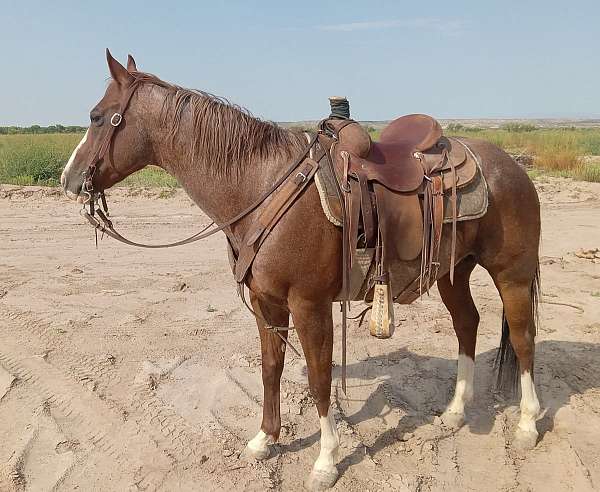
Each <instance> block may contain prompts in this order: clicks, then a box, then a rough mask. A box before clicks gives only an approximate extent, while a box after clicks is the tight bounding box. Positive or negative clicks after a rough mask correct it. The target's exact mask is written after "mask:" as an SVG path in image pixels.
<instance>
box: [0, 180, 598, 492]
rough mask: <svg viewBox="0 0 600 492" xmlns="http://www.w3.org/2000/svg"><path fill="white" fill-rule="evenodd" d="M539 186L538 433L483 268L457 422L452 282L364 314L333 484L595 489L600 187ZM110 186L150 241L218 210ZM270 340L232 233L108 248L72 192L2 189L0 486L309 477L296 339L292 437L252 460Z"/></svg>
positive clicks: (123, 223) (261, 484) (289, 369)
mask: <svg viewBox="0 0 600 492" xmlns="http://www.w3.org/2000/svg"><path fill="white" fill-rule="evenodd" d="M537 186H538V190H539V192H540V196H541V200H542V202H543V216H542V219H543V242H542V251H541V255H542V256H541V263H542V287H543V298H542V301H543V304H542V305H541V326H540V329H539V334H538V338H537V352H536V369H535V376H536V383H537V388H538V394H539V396H540V400H541V403H542V407H543V409H544V415H543V416H542V418H541V419H540V421H539V422H538V429H539V430H540V441H539V443H538V445H537V447H536V449H535V450H534V451H532V452H529V453H527V454H524V455H523V454H519V453H516V452H515V451H513V450H512V448H511V447H510V441H511V438H512V433H513V431H514V429H515V426H516V423H517V420H518V400H516V399H514V398H506V397H504V396H503V395H501V394H498V393H496V392H494V391H493V372H492V362H493V358H494V355H495V348H496V347H497V343H498V341H499V337H500V328H501V323H500V316H501V310H502V308H501V304H500V299H499V297H498V294H497V292H496V290H495V288H494V286H493V284H492V282H491V280H490V278H489V276H488V275H487V273H486V272H485V271H483V270H482V269H479V268H478V269H477V270H476V272H475V274H474V278H473V280H472V289H473V292H474V297H475V301H476V303H477V306H478V308H479V310H480V313H481V324H480V329H479V330H480V331H479V339H478V347H477V360H476V374H475V400H474V402H473V403H472V404H471V406H470V407H469V408H468V410H467V425H465V426H464V427H463V428H462V429H461V430H459V431H458V432H455V433H452V432H450V431H448V430H445V429H444V428H443V426H441V425H439V419H435V416H436V415H439V414H440V413H441V412H442V411H443V409H444V407H445V405H446V404H447V402H448V401H449V399H450V396H451V394H452V391H453V387H454V380H455V375H456V351H457V342H456V338H455V336H454V333H453V330H452V324H451V320H450V316H449V315H448V313H447V312H446V310H445V308H444V306H443V304H442V303H441V301H440V299H439V296H438V295H437V293H435V292H434V293H433V294H432V295H431V296H430V297H426V298H424V299H423V300H421V301H419V302H417V303H415V304H413V305H411V306H398V307H396V321H397V322H398V324H399V326H398V328H397V329H396V334H395V335H394V337H393V338H392V339H390V340H377V339H374V338H371V337H370V336H369V335H368V332H367V329H366V327H364V326H363V327H358V326H356V325H353V326H352V327H351V328H350V344H349V367H348V371H349V375H350V380H349V393H348V397H347V398H346V397H343V395H342V393H341V391H340V389H339V380H338V379H337V375H338V374H337V368H335V369H334V370H335V371H336V372H335V376H336V380H335V382H334V388H333V395H334V397H333V402H334V412H335V415H336V420H337V422H338V428H339V429H340V434H341V440H342V449H341V455H340V460H339V470H340V479H339V481H338V484H337V485H336V490H344V491H350V492H353V491H360V492H365V491H379V490H382V491H385V490H518V491H521V490H523V491H525V490H577V491H585V490H594V489H596V490H598V489H600V344H599V342H600V281H599V280H600V259H599V258H598V257H600V255H598V257H597V258H596V259H594V254H593V252H592V253H587V254H585V253H584V254H581V253H579V256H577V255H576V254H575V253H577V252H578V251H580V250H582V249H583V250H594V249H595V248H599V247H600V227H599V225H600V185H598V184H591V183H578V182H572V181H569V180H563V179H551V178H546V179H545V180H542V181H538V182H537ZM111 202H112V209H113V211H114V213H116V214H117V215H116V222H117V224H118V226H120V228H121V229H122V230H123V231H124V232H126V233H127V235H129V236H131V237H133V238H138V239H141V240H146V241H155V242H159V241H167V240H173V239H176V238H181V237H184V236H186V235H188V234H190V233H191V232H192V231H195V230H196V229H198V226H199V225H200V224H205V223H207V220H206V218H205V217H204V216H203V215H202V214H201V212H200V211H199V210H198V209H197V208H196V207H195V206H193V205H192V204H191V202H190V201H189V200H188V199H187V198H186V197H185V195H184V194H183V193H182V192H180V191H177V192H173V193H171V192H166V191H162V192H161V191H148V190H125V189H120V190H117V191H114V192H113V193H112V194H111ZM358 309H359V306H358V305H356V306H355V307H354V310H358ZM335 311H336V312H337V307H336V308H335ZM337 326H338V327H339V325H337ZM291 339H292V342H293V343H294V344H295V345H296V346H297V347H298V348H300V347H299V344H298V342H297V337H296V335H292V336H291ZM336 340H337V339H336ZM259 353H260V352H259V342H258V336H257V332H256V327H255V325H254V322H253V319H252V318H251V316H250V314H249V313H248V312H247V311H246V310H245V308H243V307H242V305H241V303H240V301H239V299H238V298H237V296H236V293H235V286H234V281H233V278H232V275H231V273H230V270H229V265H228V262H227V254H226V251H225V241H224V237H223V236H219V237H214V238H210V239H208V240H207V241H205V242H202V243H195V244H193V245H188V246H184V247H181V248H176V249H169V250H157V251H152V250H140V249H135V248H130V247H127V246H124V245H121V244H119V243H117V242H115V241H113V240H111V239H105V240H103V241H102V242H101V243H100V246H99V248H98V249H97V250H96V249H95V248H94V241H93V234H92V232H91V230H90V228H89V226H88V225H87V223H84V219H82V218H81V217H80V216H79V215H78V213H77V206H76V205H75V204H73V203H72V202H69V201H68V200H67V199H66V198H64V197H62V196H61V194H60V192H59V191H58V190H52V189H40V188H31V187H28V188H21V187H11V186H2V187H0V490H2V491H5V490H22V489H24V490H35V491H38V490H60V491H63V490H85V491H87V490H102V491H105V490H140V489H141V490H168V491H171V490H173V491H179V490H202V491H204V490H226V491H229V490H264V489H277V490H298V489H301V487H302V480H303V479H304V478H305V477H306V476H307V474H308V472H309V471H310V468H311V466H312V464H313V462H314V460H315V459H316V457H317V455H318V449H319V442H318V440H319V431H318V420H317V415H316V410H315V408H314V406H313V404H312V403H311V399H310V397H309V394H308V391H307V384H306V376H305V367H304V364H303V359H301V358H298V357H296V356H294V355H293V354H292V353H291V352H288V355H289V356H290V357H288V360H287V364H286V369H285V372H284V381H283V384H282V386H283V392H282V411H283V417H282V418H283V426H284V427H283V432H282V438H281V442H280V443H279V444H278V445H277V446H276V452H275V453H273V456H272V457H271V458H270V459H269V460H267V461H265V462H261V463H246V462H244V461H241V460H239V459H238V455H239V453H240V452H241V451H242V449H243V447H244V445H245V443H246V441H247V440H248V439H249V438H251V437H252V436H253V435H254V434H255V433H256V432H257V430H258V428H259V424H260V415H261V404H262V389H261V379H260V355H259ZM335 357H336V358H339V347H338V346H336V348H335Z"/></svg>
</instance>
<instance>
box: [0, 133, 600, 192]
mask: <svg viewBox="0 0 600 492" xmlns="http://www.w3.org/2000/svg"><path fill="white" fill-rule="evenodd" d="M7 128H15V127H0V183H12V184H18V185H29V184H35V185H48V186H56V185H58V184H59V180H60V173H61V172H62V169H63V167H64V165H65V163H66V162H67V160H68V159H69V156H70V155H71V152H72V151H73V149H74V148H75V146H76V145H77V143H78V142H79V141H80V140H81V138H82V132H78V133H70V132H69V129H70V128H72V127H62V126H61V125H55V126H54V127H46V128H42V127H36V126H33V127H29V128H27V129H22V130H24V131H23V132H22V133H21V134H19V133H10V134H1V133H2V129H7ZM50 128H58V129H62V130H61V131H62V132H57V133H48V134H45V133H44V132H45V131H46V130H47V129H50ZM38 129H40V130H39V131H38ZM25 130H26V132H25ZM368 131H369V133H370V135H371V137H372V138H373V139H374V140H377V139H378V138H379V131H378V130H376V129H375V128H373V127H372V126H369V127H368ZM445 133H446V134H447V135H455V136H465V137H471V138H482V139H484V140H488V141H490V142H492V143H494V144H496V145H498V146H500V147H502V148H503V149H505V150H506V151H507V152H509V153H511V154H513V155H515V154H517V155H518V154H526V155H529V156H532V158H533V167H532V168H531V169H529V170H528V172H529V174H530V176H532V177H537V176H539V175H540V174H553V175H559V176H570V177H574V178H576V179H579V180H583V181H595V182H600V159H584V158H583V157H584V156H600V128H538V127H536V126H534V125H528V124H523V123H511V124H506V125H504V126H503V127H501V128H499V129H498V128H496V129H492V128H479V127H467V126H464V125H462V124H460V123H452V124H450V125H448V127H447V128H446V129H445ZM123 185H126V186H127V185H133V186H166V187H176V186H177V182H176V181H175V179H174V178H172V177H171V176H169V175H168V174H166V173H165V172H164V171H162V170H161V169H159V168H156V167H153V166H149V167H148V168H146V169H144V170H142V171H140V172H138V173H135V174H134V175H132V176H130V177H129V178H127V179H126V180H125V181H124V182H123Z"/></svg>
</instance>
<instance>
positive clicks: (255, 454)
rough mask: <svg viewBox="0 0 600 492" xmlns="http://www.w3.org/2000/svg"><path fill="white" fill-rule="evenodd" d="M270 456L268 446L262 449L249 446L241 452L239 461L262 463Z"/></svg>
mask: <svg viewBox="0 0 600 492" xmlns="http://www.w3.org/2000/svg"><path fill="white" fill-rule="evenodd" d="M270 455H271V450H270V449H269V446H267V447H266V448H263V449H254V448H251V447H250V446H246V447H245V448H244V450H243V451H242V454H240V459H241V460H244V461H254V460H258V461H262V460H266V459H267V458H268V457H269V456H270Z"/></svg>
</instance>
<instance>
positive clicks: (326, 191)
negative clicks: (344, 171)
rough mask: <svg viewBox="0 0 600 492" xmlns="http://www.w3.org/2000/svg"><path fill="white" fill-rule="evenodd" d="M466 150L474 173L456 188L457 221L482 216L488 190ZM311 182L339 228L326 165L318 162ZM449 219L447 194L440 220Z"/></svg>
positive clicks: (335, 198) (339, 214)
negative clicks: (470, 179) (460, 186)
mask: <svg viewBox="0 0 600 492" xmlns="http://www.w3.org/2000/svg"><path fill="white" fill-rule="evenodd" d="M465 147H466V150H467V152H468V153H469V154H470V156H472V158H473V159H474V160H475V162H476V163H477V172H476V173H475V177H474V178H473V179H472V181H471V182H470V183H468V184H466V185H465V186H464V187H462V188H459V189H458V190H457V211H458V216H457V220H459V221H462V220H472V219H478V218H480V217H483V216H484V215H485V213H486V212H487V207H488V192H487V183H486V181H485V177H484V176H483V174H482V173H481V159H480V157H479V156H478V155H477V154H475V153H474V152H472V151H471V149H470V148H469V147H468V146H465ZM315 184H316V186H317V190H318V191H319V197H320V198H321V206H322V208H323V212H324V213H325V216H326V217H327V218H328V219H329V221H330V222H331V223H332V224H335V225H336V226H338V227H342V209H341V207H340V202H339V199H338V196H337V193H336V186H337V185H336V182H335V176H333V175H332V174H331V171H330V170H329V166H328V165H327V164H326V163H325V162H323V161H321V162H320V166H319V170H318V171H317V174H316V175H315ZM451 221H452V208H451V203H450V196H449V195H446V196H444V222H451Z"/></svg>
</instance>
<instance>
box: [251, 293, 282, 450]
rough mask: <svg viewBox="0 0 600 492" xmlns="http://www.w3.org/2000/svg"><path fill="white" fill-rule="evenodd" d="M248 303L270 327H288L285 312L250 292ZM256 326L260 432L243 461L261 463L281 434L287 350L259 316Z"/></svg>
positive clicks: (252, 441)
mask: <svg viewBox="0 0 600 492" xmlns="http://www.w3.org/2000/svg"><path fill="white" fill-rule="evenodd" d="M250 300H251V302H252V307H253V309H254V310H255V312H257V313H260V315H261V316H262V317H264V318H265V319H267V320H269V321H270V322H271V323H273V325H275V326H287V325H288V323H289V313H288V312H287V311H286V310H285V309H283V308H281V307H279V306H274V305H273V304H267V303H264V302H262V301H260V300H259V299H258V298H257V297H256V296H254V295H253V294H252V292H251V293H250ZM256 322H257V324H258V332H259V334H260V349H261V356H262V380H263V391H264V402H263V418H262V424H261V426H260V431H259V432H258V434H256V436H255V437H254V438H253V439H252V440H250V442H248V445H247V446H246V449H244V452H243V457H244V458H253V459H258V460H261V459H266V458H268V457H269V453H270V451H269V445H270V444H273V443H275V442H277V440H278V439H279V431H280V430H281V416H280V413H279V403H280V401H279V391H280V381H281V373H282V372H283V365H284V361H285V348H286V347H285V343H284V342H283V340H281V338H280V337H279V336H278V335H277V334H276V333H273V332H272V331H269V330H267V327H266V326H265V322H264V320H262V319H260V316H259V317H257V319H256ZM281 335H282V336H283V337H287V332H285V331H283V332H281Z"/></svg>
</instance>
